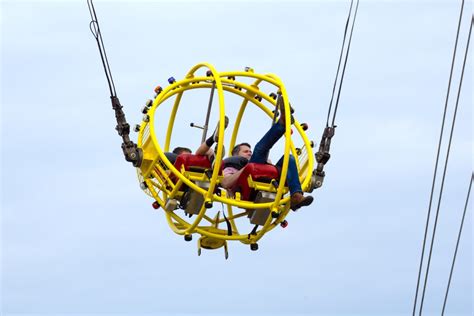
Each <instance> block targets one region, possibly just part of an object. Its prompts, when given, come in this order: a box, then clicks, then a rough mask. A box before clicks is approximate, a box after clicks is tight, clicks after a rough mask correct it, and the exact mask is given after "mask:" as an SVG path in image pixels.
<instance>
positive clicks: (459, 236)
mask: <svg viewBox="0 0 474 316" xmlns="http://www.w3.org/2000/svg"><path fill="white" fill-rule="evenodd" d="M471 25H472V24H471ZM473 179H474V173H471V182H470V183H469V189H468V190H467V197H466V203H465V204H464V211H463V213H462V219H461V225H460V226H459V232H458V239H457V241H456V249H455V251H454V255H453V261H452V263H451V271H450V272H449V280H448V285H447V286H446V294H445V295H444V302H443V310H442V312H441V315H444V311H445V309H446V302H447V301H448V293H449V287H450V285H451V278H452V277H453V271H454V264H455V263H456V256H457V254H458V248H459V241H460V239H461V234H462V228H463V226H464V219H465V217H466V210H467V205H468V204H469V196H470V194H471V187H472V180H473Z"/></svg>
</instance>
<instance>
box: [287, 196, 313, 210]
mask: <svg viewBox="0 0 474 316" xmlns="http://www.w3.org/2000/svg"><path fill="white" fill-rule="evenodd" d="M313 200H314V199H313V197H312V196H311V195H308V196H304V195H303V193H301V192H296V193H293V194H292V195H291V198H290V208H291V209H292V210H293V211H296V210H297V209H299V208H301V207H303V206H308V205H310V204H311V203H313Z"/></svg>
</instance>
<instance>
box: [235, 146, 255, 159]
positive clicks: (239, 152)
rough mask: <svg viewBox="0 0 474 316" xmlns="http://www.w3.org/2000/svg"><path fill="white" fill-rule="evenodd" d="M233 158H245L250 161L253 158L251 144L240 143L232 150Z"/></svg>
mask: <svg viewBox="0 0 474 316" xmlns="http://www.w3.org/2000/svg"><path fill="white" fill-rule="evenodd" d="M232 156H238V157H244V158H247V159H250V157H251V156H252V149H251V148H250V144H249V143H240V144H238V145H236V146H235V147H234V149H232Z"/></svg>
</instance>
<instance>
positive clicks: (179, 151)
mask: <svg viewBox="0 0 474 316" xmlns="http://www.w3.org/2000/svg"><path fill="white" fill-rule="evenodd" d="M191 153H192V152H191V149H189V148H186V147H176V148H175V149H173V154H176V155H181V154H191Z"/></svg>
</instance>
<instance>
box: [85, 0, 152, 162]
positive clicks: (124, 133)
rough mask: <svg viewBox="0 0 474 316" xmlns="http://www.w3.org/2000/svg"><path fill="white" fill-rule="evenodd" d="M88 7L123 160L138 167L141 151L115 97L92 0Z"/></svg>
mask: <svg viewBox="0 0 474 316" xmlns="http://www.w3.org/2000/svg"><path fill="white" fill-rule="evenodd" d="M87 5H88V7H89V13H90V15H91V22H90V23H89V28H90V30H91V32H92V35H93V36H94V38H95V40H96V42H97V46H98V48H99V53H100V58H101V60H102V66H103V67H104V72H105V77H106V78H107V83H108V85H109V90H110V100H111V101H112V108H113V110H114V111H115V119H116V121H117V126H116V127H115V129H116V130H117V132H118V134H119V135H120V136H121V137H122V140H123V143H122V151H123V154H124V156H125V160H127V161H129V162H131V163H132V164H133V166H134V167H139V166H140V165H141V163H142V159H143V152H142V150H141V149H140V148H138V147H137V145H136V144H135V143H134V142H133V141H131V140H130V136H129V134H130V125H129V124H128V123H127V120H126V118H125V113H124V112H123V110H122V108H123V107H122V105H121V104H120V101H119V99H118V97H117V91H116V90H115V84H114V80H113V78H112V72H111V71H110V66H109V61H108V59H107V54H106V52H105V46H104V41H103V40H102V34H101V33H100V27H99V21H98V19H97V15H96V13H95V8H94V4H93V3H92V0H87Z"/></svg>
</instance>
